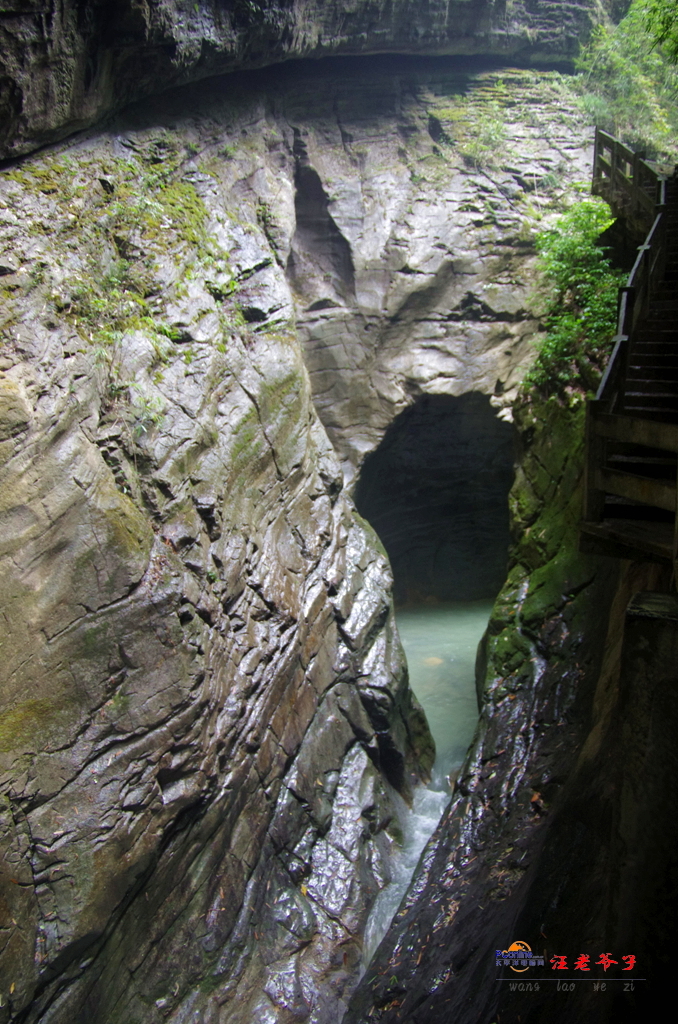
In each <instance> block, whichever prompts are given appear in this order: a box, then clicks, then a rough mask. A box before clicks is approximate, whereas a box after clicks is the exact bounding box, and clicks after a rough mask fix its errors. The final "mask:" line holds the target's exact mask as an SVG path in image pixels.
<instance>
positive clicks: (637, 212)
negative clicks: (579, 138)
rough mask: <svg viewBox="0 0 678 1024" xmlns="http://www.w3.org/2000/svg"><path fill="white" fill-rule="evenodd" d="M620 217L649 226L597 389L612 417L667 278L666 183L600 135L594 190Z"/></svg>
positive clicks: (622, 293)
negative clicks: (632, 352)
mask: <svg viewBox="0 0 678 1024" xmlns="http://www.w3.org/2000/svg"><path fill="white" fill-rule="evenodd" d="M592 191H593V192H594V194H595V195H599V196H602V197H603V199H605V200H606V202H608V203H609V204H610V206H611V207H612V209H613V211H614V212H615V213H616V214H617V216H619V217H622V218H623V219H624V220H625V221H628V218H629V217H630V218H632V219H633V221H634V223H635V224H636V225H637V224H640V223H645V224H646V225H649V232H648V234H647V237H646V238H645V242H644V243H643V245H641V246H640V247H639V248H638V256H637V257H636V261H635V263H634V265H633V269H632V270H631V273H630V274H629V276H628V280H627V281H626V284H625V285H624V286H623V287H622V288H620V289H619V302H618V315H617V333H616V334H615V336H614V338H613V341H614V348H613V350H612V355H611V357H610V360H609V362H608V364H607V367H606V369H605V373H604V374H603V379H602V380H601V382H600V387H599V388H598V394H597V395H596V401H598V402H603V403H605V406H606V409H605V411H607V412H612V411H614V409H615V408H616V407H617V406H618V405H619V402H620V399H621V393H622V392H621V389H622V388H623V384H624V381H625V379H626V370H627V367H628V357H629V339H630V338H631V335H632V334H633V332H634V330H635V328H636V326H637V325H638V323H639V321H640V320H642V319H643V318H644V317H645V316H647V312H648V308H649V304H650V297H651V295H652V294H653V292H655V291H656V289H657V287H658V285H659V282H660V281H661V279H662V277H663V276H664V265H665V259H666V256H665V254H666V244H665V235H666V179H665V178H664V177H663V176H662V175H660V174H658V173H657V172H656V171H655V170H654V168H652V167H650V165H649V164H647V163H646V162H645V160H644V159H643V158H642V156H641V155H640V154H639V153H632V152H631V150H630V149H628V148H627V147H626V146H625V145H623V143H621V142H618V141H617V139H613V138H612V136H611V135H608V134H607V133H606V132H603V131H601V130H600V129H599V128H597V129H596V139H595V149H594V161H593V188H592Z"/></svg>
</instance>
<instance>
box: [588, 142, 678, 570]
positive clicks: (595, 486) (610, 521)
mask: <svg viewBox="0 0 678 1024" xmlns="http://www.w3.org/2000/svg"><path fill="white" fill-rule="evenodd" d="M593 191H594V193H595V194H597V195H601V196H602V197H603V198H604V199H606V200H607V202H609V203H610V205H611V206H612V209H613V211H614V213H615V214H616V215H617V216H618V217H620V218H621V219H622V220H623V221H624V224H625V226H626V228H627V230H628V231H629V232H630V233H632V234H634V233H635V234H636V235H638V236H639V237H645V242H644V244H643V245H641V246H640V247H639V250H638V257H637V259H636V262H635V264H634V267H633V270H632V271H631V274H630V275H629V278H628V281H627V283H626V285H625V286H624V287H623V288H621V289H620V294H619V319H618V324H617V334H616V336H615V338H614V349H613V352H612V356H611V358H610V362H609V363H608V366H607V369H606V370H605V374H604V376H603V379H602V381H601V385H600V388H599V390H598V394H597V395H596V398H595V399H594V400H592V401H590V402H589V403H588V407H587V427H586V429H587V438H586V442H587V444H586V451H587V462H586V497H585V507H584V517H583V522H582V525H581V547H582V550H585V551H595V552H599V553H602V554H611V555H617V556H621V557H627V558H644V559H653V560H661V561H669V562H672V563H674V565H675V562H676V555H677V552H678V529H677V525H678V516H677V513H678V476H677V471H678V204H677V202H676V200H677V198H678V196H677V194H676V191H677V189H676V183H675V181H674V180H669V181H667V180H666V179H665V178H664V177H662V176H661V175H659V174H657V172H656V171H655V170H654V169H653V168H652V167H651V166H650V165H649V164H647V163H646V162H645V160H643V159H642V157H641V156H639V155H638V154H634V153H632V152H631V151H630V150H629V149H627V147H626V146H624V145H622V143H620V142H618V141H617V140H616V139H613V138H612V137H611V136H610V135H607V134H606V133H605V132H601V131H597V132H596V148H595V159H594V171H593Z"/></svg>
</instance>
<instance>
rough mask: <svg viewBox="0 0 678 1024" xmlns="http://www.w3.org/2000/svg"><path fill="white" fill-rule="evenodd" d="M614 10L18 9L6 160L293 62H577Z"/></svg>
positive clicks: (305, 1)
mask: <svg viewBox="0 0 678 1024" xmlns="http://www.w3.org/2000/svg"><path fill="white" fill-rule="evenodd" d="M608 6H609V7H614V6H615V5H614V3H610V4H606V3H600V2H599V0H571V2H570V3H568V4H566V5H563V4H559V3H556V2H554V0H537V2H536V3H528V2H525V0H514V2H508V3H507V2H504V0H429V2H428V3H426V4H422V3H419V2H417V0H389V2H385V0H378V2H374V0H369V2H367V0H354V2H352V3H349V4H327V3H323V2H322V0H229V2H228V3H224V2H223V0H200V2H199V3H193V2H191V3H185V2H182V0H149V2H146V3H136V2H135V0H119V2H118V3H116V4H115V5H111V4H110V3H106V2H105V0H87V2H86V3H81V2H78V0H65V2H60V3H56V2H55V0H47V2H45V3H39V4H38V3H34V2H31V0H13V2H9V3H5V4H4V5H3V10H2V12H1V17H0V53H1V54H2V56H1V58H0V60H1V61H2V63H0V125H1V126H2V127H1V128H0V156H3V157H4V156H11V155H16V154H17V153H22V152H27V151H28V150H30V149H33V148H35V147H36V146H37V145H41V144H44V143H45V142H49V141H53V140H54V139H57V138H61V137H63V136H64V135H67V134H70V133H71V132H73V131H75V130H78V129H80V128H82V127H85V126H88V125H91V124H92V123H93V122H95V121H96V120H98V119H99V118H101V116H102V115H104V114H106V113H107V112H110V111H111V110H114V109H119V108H120V107H121V106H124V105H125V104H126V103H129V102H130V101H132V100H135V99H138V98H140V97H142V96H147V95H149V94H153V93H157V92H158V91H160V90H162V89H167V88H169V87H170V86H173V85H178V84H180V83H182V82H189V81H192V80H195V79H200V78H205V77H207V76H208V75H214V74H217V73H223V72H224V71H231V70H233V69H236V68H243V67H260V66H262V65H265V64H272V63H276V62H278V61H282V60H285V59H289V58H291V57H297V58H298V57H321V56H327V55H330V54H340V53H373V52H378V51H390V52H393V51H395V52H401V53H418V52H423V53H449V54H467V53H482V54H499V55H502V56H505V55H514V56H518V57H519V58H521V59H526V58H527V59H532V60H537V61H538V60H551V61H553V60H557V59H560V60H563V59H572V58H573V57H574V56H575V55H576V52H577V48H578V41H579V40H580V39H581V38H583V37H585V36H586V35H587V34H588V32H590V30H591V27H592V26H593V25H594V24H595V23H596V22H597V21H598V20H599V19H600V16H601V11H602V10H603V9H604V8H605V7H608Z"/></svg>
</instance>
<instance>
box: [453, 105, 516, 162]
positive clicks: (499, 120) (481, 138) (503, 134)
mask: <svg viewBox="0 0 678 1024" xmlns="http://www.w3.org/2000/svg"><path fill="white" fill-rule="evenodd" d="M469 129H470V130H469V134H468V137H467V138H466V139H465V140H464V141H463V142H462V144H461V146H460V152H461V155H462V157H463V159H464V161H465V163H467V164H468V165H469V166H470V167H477V168H481V167H488V166H492V165H494V163H495V162H496V161H497V157H498V156H499V155H500V154H501V152H502V147H503V145H504V143H505V142H506V138H507V134H508V133H507V128H506V118H505V115H504V113H503V111H502V109H501V107H500V106H499V104H498V103H491V104H489V107H488V109H487V110H482V111H478V112H477V114H476V116H475V118H474V120H473V122H472V123H471V124H470V125H469Z"/></svg>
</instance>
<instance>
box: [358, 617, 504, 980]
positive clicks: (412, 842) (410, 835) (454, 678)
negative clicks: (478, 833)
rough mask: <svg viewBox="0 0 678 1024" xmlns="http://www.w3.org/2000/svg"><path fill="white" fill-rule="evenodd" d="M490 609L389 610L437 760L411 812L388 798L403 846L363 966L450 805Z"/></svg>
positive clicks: (468, 736)
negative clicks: (397, 819) (396, 816)
mask: <svg viewBox="0 0 678 1024" xmlns="http://www.w3.org/2000/svg"><path fill="white" fill-rule="evenodd" d="M491 610H492V601H464V602H455V603H454V604H440V605H425V606H419V607H410V608H401V609H399V610H398V611H397V612H396V621H397V623H398V631H399V633H400V638H401V640H402V642H403V647H404V648H405V654H406V655H407V664H408V667H409V670H410V685H411V686H412V689H413V690H414V692H415V694H416V695H417V697H418V698H419V700H420V702H421V704H422V705H423V708H424V711H425V712H426V717H427V718H428V722H429V727H430V729H431V732H432V733H433V738H434V740H435V742H436V751H437V756H436V761H435V765H434V767H433V776H432V779H431V783H430V785H429V786H419V787H418V788H417V790H416V791H415V794H414V803H413V806H412V809H411V810H410V809H409V808H408V807H407V806H406V805H405V803H404V801H402V800H400V798H399V797H398V795H397V794H395V795H394V801H395V803H396V806H397V807H398V809H399V814H400V824H401V827H402V830H403V839H404V841H403V847H402V850H401V851H400V852H398V853H396V854H395V856H394V859H393V881H392V882H391V883H390V884H389V885H387V886H386V888H384V889H382V891H381V892H380V893H379V896H378V897H377V900H376V902H375V904H374V907H373V909H372V913H371V914H370V917H369V920H368V922H367V928H366V930H365V939H364V953H363V963H364V964H365V965H367V964H368V963H369V961H370V959H371V957H372V955H373V953H374V951H375V950H376V948H377V946H378V945H379V943H380V942H381V940H382V938H383V937H384V935H385V934H386V931H387V930H388V926H389V924H390V923H391V919H392V918H393V915H394V914H395V912H396V910H397V909H398V906H399V905H400V901H401V900H402V898H403V896H404V894H405V890H406V889H407V886H408V884H409V881H410V878H411V877H412V873H413V871H414V869H415V868H416V866H417V862H418V860H419V857H420V855H421V851H422V850H423V848H424V846H425V845H426V842H427V840H428V838H429V836H430V835H431V833H432V832H433V830H434V828H435V827H436V825H437V824H438V822H439V820H440V816H441V815H442V813H443V811H444V810H445V807H446V806H447V804H448V802H449V799H450V795H451V790H450V785H449V781H448V780H449V776H450V774H451V773H453V772H456V771H457V770H458V769H459V767H460V766H461V763H462V761H463V760H464V756H465V754H466V750H467V748H468V746H469V744H470V742H471V740H472V739H473V733H474V731H475V727H476V722H477V721H478V706H477V703H476V691H475V672H474V670H475V659H476V649H477V647H478V642H479V640H480V638H481V636H482V635H483V632H484V630H485V627H486V625H487V621H488V619H489V617H490V611H491Z"/></svg>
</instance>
